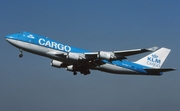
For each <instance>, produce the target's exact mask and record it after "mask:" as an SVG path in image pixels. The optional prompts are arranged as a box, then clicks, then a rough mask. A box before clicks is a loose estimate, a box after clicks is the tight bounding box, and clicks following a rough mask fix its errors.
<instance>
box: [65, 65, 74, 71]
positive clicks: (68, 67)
mask: <svg viewBox="0 0 180 111" xmlns="http://www.w3.org/2000/svg"><path fill="white" fill-rule="evenodd" d="M66 69H67V70H68V71H74V68H73V65H69V66H67V68H66Z"/></svg>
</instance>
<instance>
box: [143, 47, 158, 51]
mask: <svg viewBox="0 0 180 111" xmlns="http://www.w3.org/2000/svg"><path fill="white" fill-rule="evenodd" d="M157 48H158V47H157V46H154V47H151V48H147V49H146V50H149V51H155V50H156V49H157Z"/></svg>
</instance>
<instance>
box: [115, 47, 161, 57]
mask: <svg viewBox="0 0 180 111" xmlns="http://www.w3.org/2000/svg"><path fill="white" fill-rule="evenodd" d="M157 48H158V47H156V46H155V47H151V48H146V49H133V50H123V51H114V53H115V54H118V55H123V56H131V55H135V54H140V53H144V52H150V51H155V50H156V49H157Z"/></svg>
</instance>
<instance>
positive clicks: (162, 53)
mask: <svg viewBox="0 0 180 111" xmlns="http://www.w3.org/2000/svg"><path fill="white" fill-rule="evenodd" d="M170 51H171V50H170V49H167V48H164V47H163V48H161V49H159V50H157V51H155V52H153V53H151V54H149V55H147V56H145V57H144V58H142V59H140V60H138V61H136V62H135V63H137V64H141V65H144V66H147V67H150V68H160V67H161V66H162V64H163V62H164V61H165V59H166V57H167V56H168V54H169V53H170Z"/></svg>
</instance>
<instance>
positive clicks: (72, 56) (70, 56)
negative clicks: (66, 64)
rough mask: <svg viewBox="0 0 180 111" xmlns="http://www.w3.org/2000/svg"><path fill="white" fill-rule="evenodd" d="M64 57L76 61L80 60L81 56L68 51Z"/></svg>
mask: <svg viewBox="0 0 180 111" xmlns="http://www.w3.org/2000/svg"><path fill="white" fill-rule="evenodd" d="M66 59H70V60H74V61H78V60H81V59H82V57H81V56H80V55H79V54H77V53H68V54H67V55H66Z"/></svg>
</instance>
